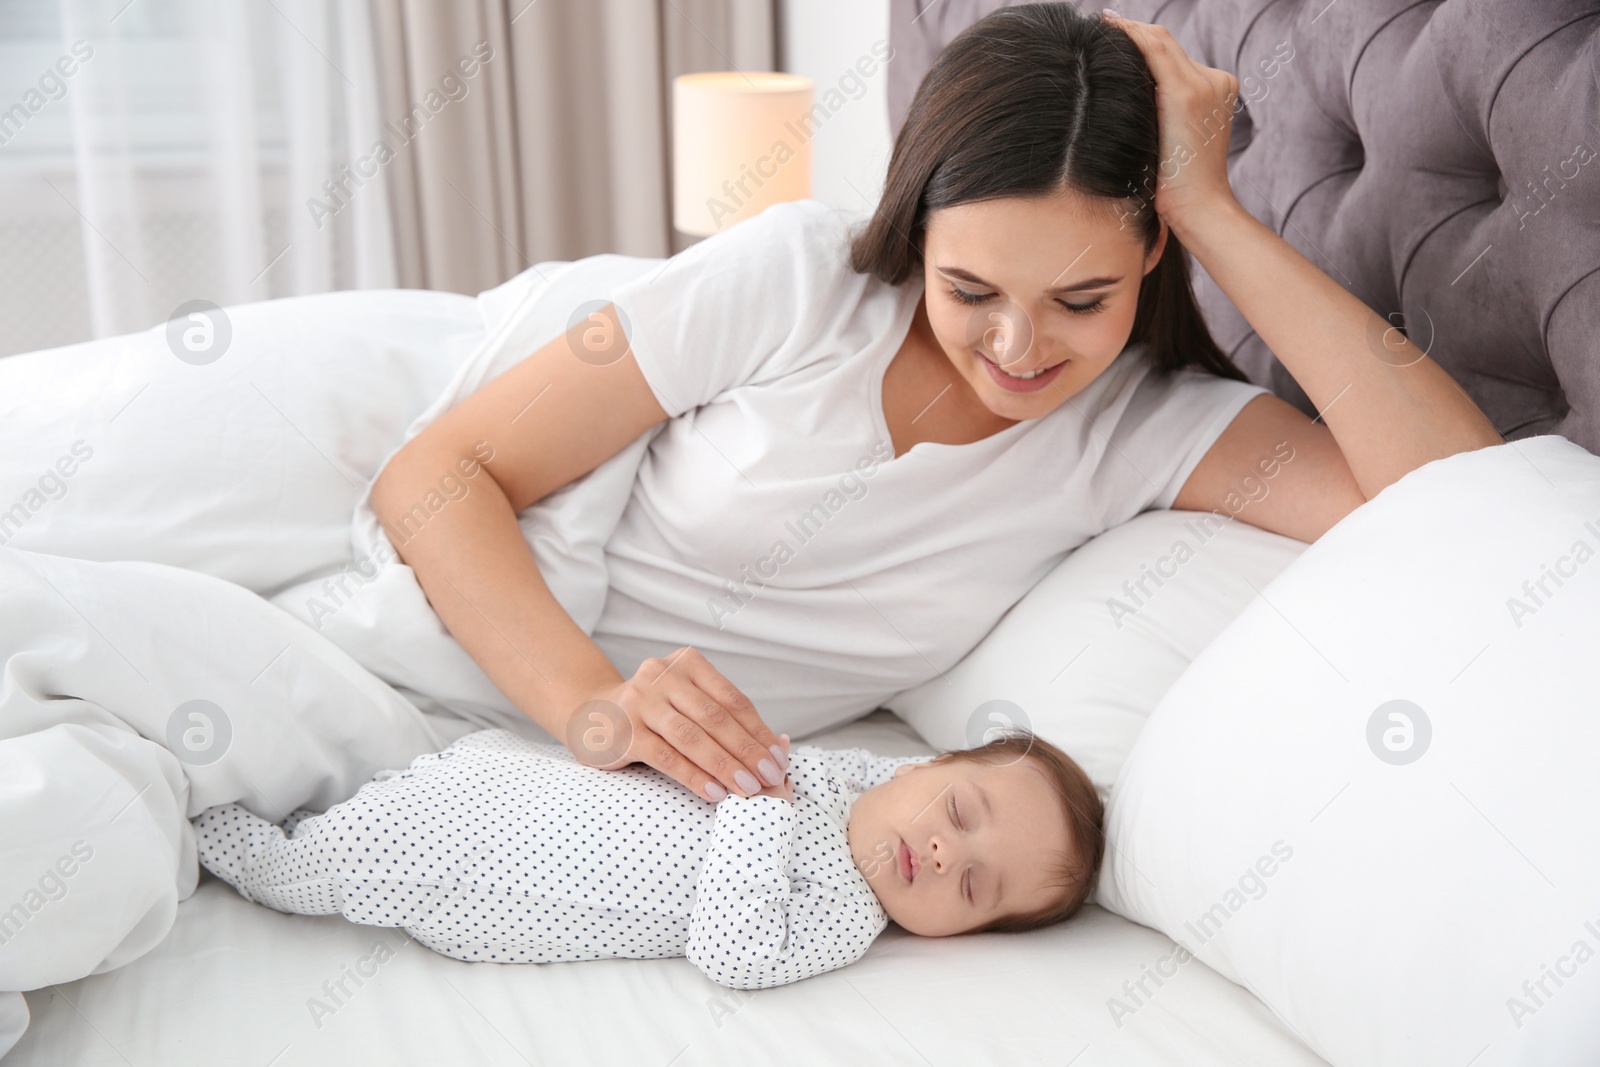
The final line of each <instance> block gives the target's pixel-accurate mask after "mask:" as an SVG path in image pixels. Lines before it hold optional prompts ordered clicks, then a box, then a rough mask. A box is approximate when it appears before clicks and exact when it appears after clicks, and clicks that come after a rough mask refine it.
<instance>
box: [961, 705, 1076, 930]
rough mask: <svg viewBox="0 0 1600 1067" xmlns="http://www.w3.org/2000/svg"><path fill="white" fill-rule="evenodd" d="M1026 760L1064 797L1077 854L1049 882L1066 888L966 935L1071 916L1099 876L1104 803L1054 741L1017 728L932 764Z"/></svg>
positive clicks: (1065, 858)
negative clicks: (1047, 901) (1029, 910)
mask: <svg viewBox="0 0 1600 1067" xmlns="http://www.w3.org/2000/svg"><path fill="white" fill-rule="evenodd" d="M1022 760H1032V761H1033V765H1034V766H1035V767H1036V768H1037V769H1038V770H1039V771H1040V772H1041V773H1042V774H1043V775H1044V779H1045V781H1046V782H1048V783H1049V785H1050V787H1051V789H1052V791H1053V792H1054V793H1055V795H1056V799H1057V800H1058V801H1060V803H1061V810H1062V813H1063V814H1064V815H1066V817H1067V827H1068V829H1069V830H1070V831H1071V833H1072V843H1073V851H1074V852H1075V853H1076V854H1075V855H1070V854H1062V855H1060V856H1058V857H1057V858H1056V861H1055V863H1054V865H1053V866H1051V867H1050V868H1049V869H1048V871H1047V874H1048V875H1049V877H1050V884H1051V885H1052V886H1054V887H1057V888H1059V889H1061V891H1062V895H1061V898H1060V899H1059V900H1057V901H1056V902H1055V903H1054V904H1051V905H1049V906H1048V907H1045V908H1042V909H1040V910H1038V911H1035V912H1032V913H1027V914H1022V915H1002V916H1000V917H998V918H995V919H991V920H990V921H989V922H987V923H985V924H983V925H982V926H978V927H974V928H973V929H971V930H969V931H967V932H968V933H973V934H981V933H988V932H990V931H995V932H1002V933H1021V932H1023V931H1025V930H1037V929H1039V928H1040V927H1042V926H1050V925H1052V924H1054V923H1058V922H1061V921H1063V920H1065V919H1070V918H1072V916H1073V915H1075V914H1077V912H1078V909H1079V908H1081V907H1083V904H1084V901H1086V900H1088V899H1089V893H1090V891H1091V890H1092V889H1093V888H1094V882H1095V877H1096V876H1097V875H1098V874H1099V873H1100V861H1101V859H1102V858H1103V857H1104V855H1105V804H1104V803H1102V802H1101V800H1100V793H1099V791H1098V790H1097V789H1095V787H1094V783H1093V782H1092V781H1090V780H1089V776H1088V775H1087V774H1085V773H1084V770H1083V768H1082V767H1080V766H1078V764H1077V761H1076V760H1074V759H1073V758H1072V757H1071V756H1069V755H1067V754H1066V753H1065V752H1063V751H1061V750H1060V749H1059V748H1057V747H1056V746H1055V745H1052V744H1051V743H1050V742H1048V741H1046V740H1044V739H1043V738H1041V737H1039V736H1037V735H1035V734H1033V733H1031V732H1029V731H1027V730H1024V729H1022V728H1021V727H1015V726H1014V727H1011V728H1009V729H1008V730H1006V732H1005V733H1003V734H1002V735H1001V736H999V737H997V738H994V739H993V740H991V741H989V742H988V743H987V744H984V745H980V746H979V747H977V748H963V749H956V750H955V751H953V752H946V753H944V754H943V755H940V756H936V757H934V759H933V760H931V761H930V762H933V763H979V764H986V765H988V766H991V767H1000V766H1005V765H1007V764H1012V763H1017V762H1020V761H1022Z"/></svg>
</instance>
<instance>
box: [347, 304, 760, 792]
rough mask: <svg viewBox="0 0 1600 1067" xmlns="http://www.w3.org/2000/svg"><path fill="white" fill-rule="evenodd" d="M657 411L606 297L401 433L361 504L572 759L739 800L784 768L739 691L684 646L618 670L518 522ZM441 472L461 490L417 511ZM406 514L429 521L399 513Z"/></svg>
mask: <svg viewBox="0 0 1600 1067" xmlns="http://www.w3.org/2000/svg"><path fill="white" fill-rule="evenodd" d="M597 344H599V345H601V346H602V347H604V348H605V349H606V351H604V352H601V353H597V352H596V351H595V346H596V345H597ZM580 352H582V353H583V354H584V355H583V358H578V354H579V353H580ZM616 352H620V354H614V353H616ZM666 418H667V413H666V411H665V410H663V409H662V407H661V405H660V404H659V403H658V402H657V401H656V399H655V394H654V393H652V392H651V390H650V386H649V384H648V383H647V382H646V381H645V378H644V375H643V373H642V372H641V371H640V370H639V365H638V363H637V362H636V361H635V359H634V357H633V353H632V352H631V351H630V350H628V347H627V341H626V338H625V336H624V334H623V332H622V329H621V327H620V325H619V324H618V321H617V317H616V313H615V310H614V309H613V308H612V306H611V305H607V306H606V307H605V308H604V309H602V311H600V312H597V313H596V314H595V316H593V317H591V319H588V320H585V321H582V322H579V323H578V324H576V325H575V326H574V327H573V328H572V329H571V330H569V331H568V332H567V333H566V334H564V335H563V336H561V337H557V338H555V339H554V340H552V341H551V342H550V343H549V344H547V345H545V346H544V347H542V348H540V349H539V350H538V351H536V352H534V353H533V354H532V355H530V356H528V357H527V358H526V359H524V360H522V361H521V362H519V363H518V364H516V365H515V366H513V367H512V368H511V369H509V370H507V371H506V372H505V373H504V374H502V375H500V376H499V377H498V378H496V379H494V380H493V381H491V382H489V383H488V384H486V385H484V386H483V387H482V388H481V389H479V390H478V391H477V392H475V393H473V394H472V395H471V396H469V397H467V398H466V399H465V400H463V401H462V402H461V403H460V404H458V405H456V406H455V407H454V408H452V409H451V410H449V411H447V412H446V413H444V414H443V415H441V416H440V417H439V418H438V419H436V420H435V421H434V422H433V423H431V424H430V425H428V426H427V427H426V428H425V429H424V430H423V431H422V432H421V433H419V434H418V435H417V436H416V437H414V438H412V439H411V440H410V441H409V442H407V443H406V445H405V446H404V447H403V448H401V449H400V450H399V451H398V452H396V453H395V454H394V456H393V457H392V458H391V459H390V460H389V462H388V463H387V464H385V466H384V468H383V470H381V471H380V472H379V473H378V477H377V479H376V481H375V482H374V483H373V487H372V497H371V505H372V510H373V512H374V513H375V514H376V515H377V517H378V519H379V521H380V522H382V523H383V525H384V529H385V530H386V531H387V532H388V533H389V537H390V540H391V541H393V542H394V546H395V549H396V551H397V552H398V553H399V554H400V557H401V559H402V560H404V561H405V563H406V564H408V565H409V566H410V567H411V568H412V570H413V571H414V572H415V573H416V577H417V582H418V584H420V585H421V586H422V590H423V592H424V593H425V594H426V595H427V597H428V602H429V603H430V604H431V605H432V606H433V609H434V611H435V612H437V613H438V615H439V618H440V619H441V620H442V621H443V622H444V624H445V626H446V628H448V629H449V631H450V633H451V634H452V635H453V636H454V637H455V638H456V640H457V641H459V642H460V643H461V647H462V648H464V649H466V651H467V653H468V654H469V655H470V656H472V658H473V660H474V661H476V662H477V664H478V665H479V666H480V667H482V668H483V671H484V673H485V674H487V675H488V676H489V679H490V680H491V681H492V682H494V684H495V685H496V686H497V687H498V688H499V689H500V691H501V692H502V693H504V694H505V695H506V697H507V698H508V699H509V700H510V701H511V702H512V703H513V704H515V705H516V706H517V707H518V708H519V709H521V710H522V712H523V713H524V714H526V715H527V716H528V717H529V718H530V719H532V720H533V721H534V722H536V723H538V724H539V725H540V726H542V727H544V728H545V730H547V731H549V733H550V734H552V735H553V736H554V737H556V738H557V739H558V740H562V741H564V742H565V743H566V744H567V746H568V747H569V748H570V749H572V751H573V754H574V755H576V756H577V757H578V758H579V759H580V760H582V761H583V762H585V763H589V764H591V765H594V766H600V767H605V768H607V769H612V768H616V767H622V766H626V765H627V764H629V763H633V762H642V763H647V764H649V765H650V766H652V767H655V768H656V769H657V770H659V771H661V772H663V773H664V774H667V775H669V776H671V777H672V778H674V779H676V780H677V781H679V782H681V783H682V784H683V785H685V786H687V787H688V788H689V789H691V790H692V791H694V792H695V793H697V794H699V795H700V796H703V797H706V798H708V799H711V800H720V799H721V798H722V797H723V796H726V795H727V793H728V792H738V793H742V794H744V795H746V796H749V795H753V794H755V793H756V792H758V791H759V790H760V788H761V782H760V781H759V780H758V779H757V777H756V776H758V775H759V776H761V777H762V778H764V779H766V780H767V781H768V783H769V784H772V785H777V784H779V783H781V782H782V780H783V777H782V775H783V771H784V770H785V769H786V768H787V766H788V760H787V756H786V754H785V753H784V748H783V746H782V744H781V743H780V741H779V738H778V735H777V734H775V733H773V732H772V730H771V729H770V728H768V726H767V725H766V723H764V722H762V721H761V717H760V716H759V715H758V714H757V713H756V709H755V708H754V706H752V705H751V703H750V701H749V699H748V698H746V697H745V695H744V694H743V693H741V692H740V691H739V690H738V689H737V688H736V687H735V686H734V685H733V683H732V682H729V681H728V680H727V679H726V678H724V677H723V676H722V675H721V674H720V673H719V672H718V671H717V670H716V669H715V668H714V667H712V666H711V664H710V663H709V662H708V661H707V660H706V658H705V657H704V656H703V655H701V654H700V653H699V652H698V651H697V650H695V649H692V648H680V649H677V650H676V651H674V652H670V653H666V654H665V655H664V656H663V657H662V658H660V659H648V660H646V661H645V662H644V663H643V664H641V665H640V666H639V669H638V671H637V672H636V673H635V675H634V676H633V677H632V678H629V679H624V678H623V677H622V675H621V674H620V673H619V672H618V671H617V670H616V668H615V667H613V666H612V664H611V662H610V661H609V660H608V659H607V658H606V656H605V653H603V652H601V651H600V648H599V646H597V645H596V644H595V643H594V642H593V641H592V640H591V639H590V638H589V636H588V635H587V634H585V633H584V632H583V630H582V629H581V628H580V627H579V626H578V624H577V623H576V622H574V621H573V619H572V616H571V615H569V614H567V612H566V610H565V609H564V608H563V607H562V606H561V604H560V602H559V601H557V600H556V598H555V596H554V595H553V594H552V593H551V592H550V588H549V586H548V585H546V584H545V581H544V578H543V577H542V576H541V575H540V573H539V567H538V564H537V563H536V562H535V560H534V555H533V551H532V549H530V548H529V546H528V543H527V541H526V540H525V539H524V538H523V536H522V531H521V529H520V528H519V527H518V525H517V513H518V512H520V511H522V510H523V509H525V508H526V507H528V506H529V505H530V504H532V503H534V502H535V501H537V500H540V499H542V498H543V497H544V496H545V495H547V494H549V493H551V492H553V491H554V490H556V489H559V488H561V487H562V486H564V485H567V484H568V483H570V482H571V481H573V480H574V479H576V478H578V477H580V476H582V475H584V474H587V473H588V472H589V471H592V470H593V469H594V468H595V467H598V466H599V465H600V464H601V463H603V462H605V460H607V459H609V458H610V457H612V456H614V455H616V454H617V453H618V452H620V451H621V450H622V449H623V448H624V447H625V446H627V445H628V444H629V443H630V442H632V441H634V440H636V439H637V438H638V437H639V435H640V434H642V433H644V432H645V431H646V430H647V429H649V428H650V427H651V426H654V425H656V424H657V423H659V422H662V421H663V420H665V419H666ZM480 468H481V469H480ZM483 473H487V474H488V477H487V478H485V477H482V474H483ZM452 476H453V477H454V478H455V480H456V481H457V482H460V483H462V484H465V485H466V486H467V489H466V491H465V492H464V493H463V494H462V495H461V496H460V497H458V498H457V497H452V499H451V500H450V503H449V505H448V506H447V507H444V508H442V509H439V510H437V511H432V512H429V511H428V510H427V509H420V510H419V505H420V504H421V503H422V501H423V500H424V499H425V498H426V497H427V496H429V494H435V495H437V493H438V486H439V485H440V480H441V478H444V477H452ZM418 514H422V515H426V522H425V523H422V522H416V521H408V520H412V519H413V517H414V516H416V515H418ZM664 651H665V650H664ZM769 746H771V747H769ZM763 764H765V766H763ZM774 768H775V769H774ZM719 783H720V784H719ZM724 790H726V791H724Z"/></svg>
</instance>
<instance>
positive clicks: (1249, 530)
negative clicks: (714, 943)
mask: <svg viewBox="0 0 1600 1067" xmlns="http://www.w3.org/2000/svg"><path fill="white" fill-rule="evenodd" d="M1245 506H1246V507H1248V506H1249V505H1248V504H1246V505H1245ZM1305 547H1306V545H1305V542H1303V541H1296V540H1294V539H1293V538H1289V537H1281V536H1279V535H1277V534H1272V533H1267V532H1266V531H1265V530H1261V529H1258V528H1256V527H1254V526H1251V525H1249V524H1247V523H1246V522H1244V521H1243V520H1242V519H1239V518H1232V519H1230V518H1227V517H1226V516H1224V515H1220V514H1214V513H1210V512H1196V511H1167V510H1157V511H1146V512H1143V513H1142V514H1139V515H1137V516H1135V517H1134V518H1133V519H1131V520H1129V521H1128V522H1126V523H1123V524H1122V525H1121V526H1116V527H1113V528H1112V529H1110V530H1107V531H1106V532H1105V533H1103V534H1101V535H1100V536H1099V537H1096V538H1094V539H1092V540H1090V541H1088V542H1086V543H1084V544H1083V545H1081V546H1079V547H1078V549H1077V550H1076V551H1073V552H1071V553H1069V554H1068V555H1067V557H1066V559H1064V560H1063V561H1062V562H1061V563H1060V564H1058V565H1057V566H1056V568H1055V569H1054V570H1052V571H1051V572H1050V573H1049V574H1047V575H1045V577H1044V578H1043V579H1042V580H1041V581H1040V582H1039V584H1037V585H1036V586H1034V587H1033V589H1031V590H1029V592H1028V594H1027V596H1025V597H1023V598H1022V599H1021V600H1019V601H1018V602H1017V603H1016V604H1014V605H1012V607H1011V610H1010V611H1008V612H1006V614H1005V615H1004V616H1003V617H1002V618H1001V619H1000V621H999V622H998V623H996V624H995V627H994V629H992V630H990V631H989V633H988V634H986V635H985V636H984V638H983V640H982V641H980V642H979V643H978V644H977V646H976V647H975V648H973V649H972V651H971V652H969V653H967V655H966V656H965V657H964V658H963V659H962V660H961V661H960V662H959V663H957V664H956V665H955V666H954V667H952V668H951V669H950V670H948V671H946V672H945V674H944V676H943V677H935V678H933V679H931V680H930V681H928V682H925V683H923V684H922V685H919V686H917V687H916V688H914V689H908V690H906V691H905V692H902V693H898V694H896V695H895V696H893V697H891V698H890V699H889V700H886V701H884V706H885V707H887V708H889V709H890V710H892V711H893V712H895V714H897V715H899V716H900V717H901V718H902V719H904V720H906V722H908V723H910V724H911V726H912V728H913V729H915V730H916V731H917V733H918V734H920V735H921V736H922V739H923V740H924V741H926V742H928V744H930V745H933V746H934V747H936V748H939V749H951V748H968V747H971V746H975V745H979V744H982V743H983V735H984V732H985V731H986V730H988V729H990V728H992V727H994V726H996V725H1003V724H1004V721H1006V720H1010V721H1013V722H1015V723H1016V724H1017V725H1021V726H1026V727H1028V728H1030V729H1032V730H1034V731H1035V732H1036V733H1038V734H1039V736H1040V737H1043V738H1044V739H1045V740H1047V741H1049V742H1051V743H1053V744H1056V745H1059V746H1060V747H1061V748H1063V749H1065V750H1066V751H1067V753H1068V754H1069V755H1071V756H1072V757H1073V758H1074V759H1076V760H1077V761H1078V762H1079V764H1081V765H1082V766H1083V769H1084V770H1085V771H1086V772H1087V773H1088V775H1089V777H1090V778H1091V779H1093V780H1094V783H1095V784H1096V785H1097V786H1099V787H1100V789H1101V791H1102V792H1105V791H1108V790H1109V789H1110V788H1111V784H1112V782H1114V781H1116V777H1117V772H1118V771H1120V770H1121V769H1122V764H1123V761H1124V760H1126V759H1127V756H1128V750H1129V749H1130V748H1132V747H1133V742H1134V738H1136V737H1137V736H1138V734H1139V731H1140V729H1141V728H1142V727H1143V726H1144V722H1145V719H1146V717H1147V716H1148V715H1149V714H1150V712H1151V711H1152V710H1153V709H1154V708H1155V706H1156V703H1157V702H1158V701H1159V700H1160V699H1161V696H1162V694H1163V693H1165V692H1166V690H1167V687H1168V686H1169V685H1171V684H1172V682H1173V681H1174V680H1175V679H1176V678H1177V677H1178V675H1179V674H1181V673H1182V672H1183V670H1184V669H1185V668H1186V667H1188V665H1189V663H1190V661H1191V660H1193V659H1194V657H1195V656H1196V655H1197V654H1198V653H1199V652H1200V650H1201V649H1202V648H1204V647H1205V646H1206V644H1207V643H1208V642H1209V641H1210V640H1211V639H1212V638H1213V637H1215V636H1216V635H1217V634H1218V633H1220V632H1221V631H1222V628H1223V627H1224V626H1225V625H1227V623H1228V622H1229V621H1230V620H1231V619H1232V618H1233V617H1234V616H1235V615H1237V614H1238V613H1239V611H1240V610H1241V609H1242V608H1243V607H1244V605H1245V604H1246V603H1248V602H1249V600H1250V599H1251V598H1252V597H1253V596H1255V590H1256V588H1259V587H1261V586H1263V585H1265V584H1266V583H1267V582H1268V581H1270V580H1271V579H1272V578H1273V577H1274V576H1275V575H1277V573H1278V572H1279V571H1281V570H1282V569H1283V568H1284V567H1285V566H1286V565H1287V564H1288V563H1289V561H1290V560H1292V559H1294V558H1295V557H1296V556H1298V555H1299V554H1300V553H1301V552H1302V551H1303V550H1304V549H1305ZM1141 583H1142V585H1141Z"/></svg>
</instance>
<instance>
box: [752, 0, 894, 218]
mask: <svg viewBox="0 0 1600 1067" xmlns="http://www.w3.org/2000/svg"><path fill="white" fill-rule="evenodd" d="M780 6H781V8H782V11H781V18H782V27H783V28H782V38H781V40H782V50H783V54H782V55H781V56H780V57H779V62H780V63H781V64H782V68H783V70H785V71H787V72H789V73H791V74H804V75H805V76H806V77H808V78H810V79H811V80H812V82H813V83H815V85H816V88H815V90H814V93H813V99H814V100H815V101H816V102H817V103H819V104H826V103H827V101H828V99H829V98H828V95H827V94H828V93H829V91H830V90H836V91H837V95H835V96H833V97H832V100H833V102H834V103H835V104H837V105H838V106H837V110H831V111H830V113H829V114H828V116H827V119H826V121H825V122H820V123H819V124H818V126H817V128H816V134H815V136H814V137H813V138H812V142H811V160H812V167H813V174H812V192H811V195H812V196H813V197H814V198H815V199H817V200H821V201H824V202H826V203H828V204H831V205H833V206H834V207H839V208H844V209H846V210H849V211H853V212H861V213H864V212H867V211H870V210H871V209H872V207H873V205H875V204H876V203H877V202H878V197H879V195H880V194H881V193H882V191H883V176H884V172H885V170H887V168H888V166H889V149H890V147H891V142H890V139H889V103H888V90H887V88H886V81H887V78H888V68H887V66H886V65H885V64H884V63H883V62H882V60H881V59H880V58H879V55H881V54H884V53H887V51H888V45H889V0H781V5H780ZM874 45H876V47H877V52H876V53H875V52H874V51H873V47H874ZM858 63H860V64H861V66H860V67H858V66H857V64H858ZM863 70H870V71H871V73H870V74H868V75H865V76H863V74H862V71H863ZM841 82H842V84H841ZM863 85H864V91H863ZM857 95H858V96H859V99H857V98H855V96H857Z"/></svg>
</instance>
